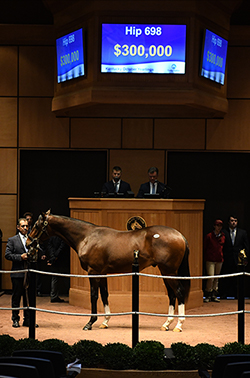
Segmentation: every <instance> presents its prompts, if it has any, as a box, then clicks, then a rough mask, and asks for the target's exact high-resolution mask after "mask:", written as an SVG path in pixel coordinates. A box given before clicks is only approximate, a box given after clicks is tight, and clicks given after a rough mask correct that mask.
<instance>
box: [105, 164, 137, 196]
mask: <svg viewBox="0 0 250 378" xmlns="http://www.w3.org/2000/svg"><path fill="white" fill-rule="evenodd" d="M121 176H122V169H121V167H118V166H117V165H116V166H114V167H113V169H112V180H110V181H108V182H106V183H105V184H104V185H103V187H102V193H105V194H109V193H114V194H115V193H124V194H126V193H127V192H130V191H131V188H130V185H129V184H128V183H127V182H125V181H122V180H121ZM105 194H104V196H105Z"/></svg>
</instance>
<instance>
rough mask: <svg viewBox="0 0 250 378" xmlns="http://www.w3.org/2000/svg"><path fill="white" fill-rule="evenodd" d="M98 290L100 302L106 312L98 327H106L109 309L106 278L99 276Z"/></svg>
mask: <svg viewBox="0 0 250 378" xmlns="http://www.w3.org/2000/svg"><path fill="white" fill-rule="evenodd" d="M100 292H101V298H102V303H103V307H104V312H105V314H106V316H105V320H104V321H103V322H102V324H101V325H100V327H99V328H108V322H109V319H110V316H109V314H110V309H109V303H108V296H109V294H108V283H107V278H101V281H100Z"/></svg>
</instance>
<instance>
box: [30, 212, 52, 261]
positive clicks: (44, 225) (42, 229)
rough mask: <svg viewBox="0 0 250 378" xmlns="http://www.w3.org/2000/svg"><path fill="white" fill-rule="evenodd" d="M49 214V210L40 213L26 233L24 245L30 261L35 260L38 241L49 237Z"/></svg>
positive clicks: (38, 245) (38, 247) (38, 248)
mask: <svg viewBox="0 0 250 378" xmlns="http://www.w3.org/2000/svg"><path fill="white" fill-rule="evenodd" d="M49 215H50V210H48V211H47V212H46V213H41V214H40V215H39V217H38V219H37V221H36V222H35V224H34V226H33V228H32V230H31V231H30V233H29V235H28V239H27V241H26V247H27V248H28V258H29V260H31V261H37V257H38V251H39V250H41V248H40V241H44V240H46V239H48V238H49V237H50V235H49V233H48V225H49V222H48V216H49Z"/></svg>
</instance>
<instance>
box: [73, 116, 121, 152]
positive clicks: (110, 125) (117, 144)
mask: <svg viewBox="0 0 250 378" xmlns="http://www.w3.org/2000/svg"><path fill="white" fill-rule="evenodd" d="M71 147H72V148H121V120H120V119H112V118H83V119H79V118H78V119H72V121H71Z"/></svg>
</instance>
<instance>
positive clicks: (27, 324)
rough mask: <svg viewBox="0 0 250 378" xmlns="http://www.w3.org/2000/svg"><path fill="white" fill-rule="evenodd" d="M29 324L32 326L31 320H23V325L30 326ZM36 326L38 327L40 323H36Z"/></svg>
mask: <svg viewBox="0 0 250 378" xmlns="http://www.w3.org/2000/svg"><path fill="white" fill-rule="evenodd" d="M29 326H30V322H28V321H27V320H24V322H23V327H29ZM35 327H36V328H38V327H39V325H38V324H36V325H35Z"/></svg>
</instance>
